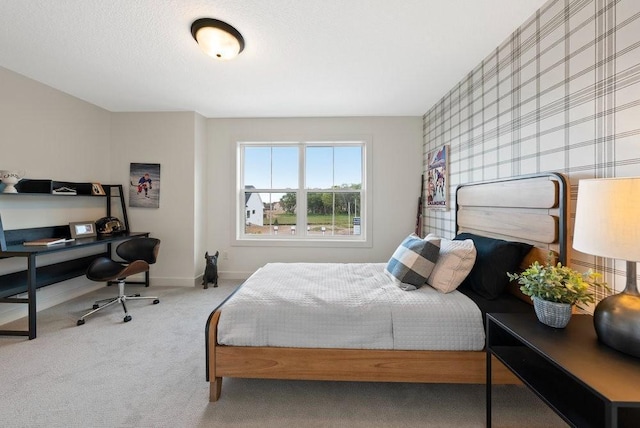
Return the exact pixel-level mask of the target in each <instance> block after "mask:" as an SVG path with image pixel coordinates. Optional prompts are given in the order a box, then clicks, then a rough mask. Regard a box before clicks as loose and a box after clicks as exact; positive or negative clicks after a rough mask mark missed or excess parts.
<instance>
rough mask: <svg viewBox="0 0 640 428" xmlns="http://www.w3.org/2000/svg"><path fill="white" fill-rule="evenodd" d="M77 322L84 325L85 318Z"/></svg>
mask: <svg viewBox="0 0 640 428" xmlns="http://www.w3.org/2000/svg"><path fill="white" fill-rule="evenodd" d="M76 324H77V325H83V324H84V320H78V322H77V323H76Z"/></svg>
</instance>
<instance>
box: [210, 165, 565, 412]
mask: <svg viewBox="0 0 640 428" xmlns="http://www.w3.org/2000/svg"><path fill="white" fill-rule="evenodd" d="M567 206H568V201H567V183H566V179H565V178H564V176H562V175H561V174H557V173H543V174H535V175H527V176H521V177H515V178H510V179H503V180H495V181H486V182H480V183H472V184H467V185H461V186H459V187H458V188H457V190H456V215H455V218H456V230H457V232H458V236H457V237H456V238H455V239H454V240H458V237H460V239H459V241H460V242H462V241H463V240H465V238H469V237H472V238H473V239H474V244H476V245H477V248H478V258H477V261H476V263H475V264H474V267H473V271H472V273H473V275H475V274H477V272H476V270H477V269H476V266H477V265H478V264H479V263H480V261H481V255H480V251H483V250H481V248H482V245H483V240H485V239H486V240H487V241H491V242H493V241H494V240H495V241H496V242H498V241H500V242H503V241H506V243H509V244H522V245H523V248H524V245H527V247H526V251H523V253H522V254H523V257H522V258H521V260H520V259H519V261H518V265H519V267H520V268H522V267H525V266H528V265H529V264H530V263H531V262H532V261H533V260H539V261H542V262H543V261H545V260H546V259H547V258H548V257H549V255H550V254H552V255H553V257H554V259H557V260H558V261H561V262H563V263H566V260H567V244H566V235H567V218H568V214H567V211H568V209H567ZM449 242H453V241H449ZM392 259H393V257H392ZM286 265H287V264H279V263H275V264H268V265H266V266H265V267H263V268H261V269H259V270H258V271H257V272H256V273H255V274H254V275H252V277H251V278H249V279H248V280H247V281H246V282H245V283H244V284H243V285H241V286H240V287H239V288H238V289H237V290H236V291H235V292H234V293H232V295H231V296H229V297H228V298H227V299H226V300H225V301H224V302H223V303H222V304H221V305H220V306H218V307H217V308H215V309H214V310H213V312H212V313H211V315H210V316H209V319H208V320H207V324H206V336H205V337H206V363H207V381H209V383H210V396H209V399H210V401H217V400H218V399H219V397H220V394H221V388H222V380H223V378H225V377H239V378H258V379H300V380H333V381H376V382H419V383H474V384H482V383H485V368H486V360H485V358H486V354H485V352H484V350H483V347H484V336H482V337H481V338H482V342H481V343H478V339H477V336H476V338H475V339H473V338H472V339H469V340H468V341H467V339H464V340H461V341H458V342H463V343H464V344H465V345H464V346H457V345H456V346H453V347H452V348H451V349H447V346H450V345H444V347H443V346H442V345H437V346H436V347H435V349H414V347H413V346H412V345H411V343H414V342H416V341H418V342H422V341H423V339H422V337H417V336H416V334H421V333H419V332H422V331H424V330H429V327H428V326H429V324H428V323H427V324H426V327H425V326H424V325H423V326H418V327H417V328H414V329H413V330H410V333H408V334H405V336H406V337H407V339H406V340H404V341H403V340H397V339H396V337H395V336H398V337H400V336H401V335H398V334H397V333H394V332H392V334H391V336H392V337H391V339H389V338H388V332H387V331H386V330H388V329H389V324H388V321H387V318H389V317H390V318H394V317H395V318H396V319H397V318H399V314H402V313H403V312H411V311H405V310H403V309H402V307H398V308H394V307H392V306H389V305H386V304H385V305H381V304H380V302H381V301H389V300H397V301H399V302H402V301H405V300H406V299H409V297H406V296H412V297H411V298H410V299H412V300H411V302H412V303H410V304H415V303H413V299H414V297H413V296H415V298H416V299H427V300H428V299H431V297H433V294H434V293H435V294H436V295H438V294H440V295H441V296H435V297H434V298H440V297H444V298H445V299H447V300H455V301H456V302H457V303H454V304H453V306H456V305H458V303H460V304H462V303H461V302H462V301H463V300H464V301H466V303H464V304H466V305H469V304H470V305H471V306H473V307H474V308H475V309H473V310H472V311H475V312H476V315H474V317H475V321H474V322H475V323H476V326H477V319H478V316H479V317H480V323H481V326H480V329H482V333H480V334H483V332H484V329H483V328H482V323H484V318H485V315H486V313H488V312H520V311H529V310H531V306H530V304H529V303H526V302H527V300H528V298H526V297H525V296H522V295H521V294H520V293H519V290H518V289H517V287H516V286H515V285H510V286H509V287H507V289H506V290H505V291H504V292H502V291H500V292H499V293H498V292H496V295H495V296H491V298H486V297H487V296H485V295H484V290H480V291H479V290H477V289H475V288H474V287H470V286H468V285H466V286H461V287H459V289H458V290H455V291H452V292H450V293H446V294H443V293H439V292H435V291H433V290H429V288H430V287H429V286H426V285H425V286H423V287H420V288H419V289H418V290H415V291H405V290H401V289H400V288H399V287H398V284H397V281H396V283H395V284H389V283H384V281H385V279H384V277H383V276H384V275H385V274H388V273H389V272H386V273H383V274H381V275H382V276H380V274H379V272H381V271H383V270H384V269H385V267H387V268H388V267H389V265H388V264H384V263H378V264H367V265H369V266H361V265H360V264H347V265H348V266H347V269H350V271H349V275H353V276H350V277H349V278H350V279H349V280H348V281H345V282H344V283H347V284H349V283H352V282H359V281H361V280H362V281H364V279H362V278H366V277H371V278H373V282H374V283H376V282H377V284H376V285H375V286H374V287H373V288H371V289H370V290H369V291H367V294H366V299H365V300H366V302H365V303H366V304H352V307H349V311H348V312H349V313H351V312H352V311H360V310H365V311H367V312H370V318H368V319H369V320H370V321H366V322H361V323H360V324H362V325H363V326H360V324H358V327H357V328H354V327H353V325H354V321H353V319H350V318H349V317H348V316H347V317H344V318H345V319H343V320H342V321H341V322H342V323H343V324H340V323H336V324H332V323H331V322H329V323H327V322H323V323H321V324H322V325H319V326H318V325H317V326H316V327H315V330H314V331H313V334H307V336H308V337H316V338H320V343H318V342H317V341H316V342H314V341H307V340H305V334H304V333H301V332H299V331H297V332H296V331H287V332H286V334H283V332H282V330H285V328H284V326H285V324H287V325H289V326H291V325H294V326H295V325H297V323H292V322H291V318H289V319H285V320H280V321H278V320H277V319H276V320H275V321H269V322H268V323H267V322H264V324H265V325H267V324H268V325H270V327H269V328H266V327H265V326H263V325H262V324H263V322H261V321H259V318H255V319H247V320H246V322H242V321H243V319H242V317H243V315H235V316H233V315H232V314H233V313H234V312H233V311H234V310H235V309H234V305H235V306H236V307H242V306H243V305H246V303H242V300H243V299H242V296H245V297H244V301H245V302H250V301H251V299H252V296H251V294H250V292H252V290H254V289H256V288H259V287H257V286H256V284H258V283H262V282H265V281H274V280H273V278H274V276H273V272H280V274H279V275H280V277H281V278H285V277H286V274H285V272H287V270H286V269H288V267H287V266H286ZM291 265H296V266H295V267H296V268H297V269H302V271H301V272H303V273H300V272H299V271H292V272H291V273H289V275H290V276H293V277H297V278H298V279H299V278H300V277H301V276H300V275H303V274H304V272H306V271H308V272H332V269H344V266H334V264H318V265H317V266H315V267H314V266H310V265H307V264H291ZM485 265H487V266H489V264H487V263H486V259H485ZM491 266H493V265H491ZM292 267H293V266H292ZM322 268H324V270H323V269H322ZM367 269H374V271H373V272H370V271H368V270H367ZM310 275H313V274H312V273H310ZM332 275H333V274H329V273H325V274H323V278H324V279H323V281H325V282H326V277H327V276H332ZM465 275H466V273H465ZM254 276H255V278H254ZM387 276H388V275H387ZM471 276H472V275H469V276H468V279H467V280H465V284H466V283H467V282H468V280H469V279H471ZM269 278H271V279H269ZM354 278H355V279H354ZM367 282H368V280H367ZM279 285H280V286H279ZM390 287H394V288H390ZM267 288H269V287H267ZM270 288H271V289H276V290H282V289H291V288H296V287H295V282H291V283H287V282H286V281H285V280H284V279H283V280H282V283H281V284H278V283H277V281H276V282H274V284H272V286H271V287H270ZM330 288H331V285H330V284H329V286H328V287H327V288H326V290H329V289H330ZM340 288H348V287H344V284H343V286H342V287H340ZM243 289H244V291H243ZM423 289H424V290H423ZM345 292H346V293H347V297H346V298H345V297H344V296H342V295H340V296H338V297H332V296H333V294H332V293H330V292H328V291H327V294H326V295H322V296H321V300H322V301H326V300H331V299H334V300H345V301H348V302H350V294H349V293H351V290H350V289H346V290H345ZM247 293H249V294H247ZM276 294H277V293H276ZM247 295H248V296H249V297H246V296H247ZM389 296H393V298H392V299H390V298H389ZM425 296H426V297H425ZM271 299H272V303H273V304H272V305H271V307H272V308H280V307H281V306H279V305H282V304H283V303H284V304H288V302H287V300H286V299H288V295H287V294H286V293H285V294H283V295H282V296H280V295H276V296H272V297H271ZM283 299H284V300H283ZM313 299H318V297H313V298H312V300H313ZM440 304H441V303H437V304H436V306H437V305H440ZM310 306H312V307H315V308H318V307H320V306H321V305H319V304H317V302H313V301H312V304H311V305H310ZM467 307H468V306H467ZM294 310H295V309H294ZM327 310H328V311H330V309H327ZM340 310H341V309H334V311H340ZM342 310H343V309H342ZM225 311H226V312H225ZM256 311H259V310H258V309H256V308H253V307H250V309H249V312H256ZM343 312H347V311H344V310H343ZM429 312H430V310H429ZM294 313H295V312H294ZM223 314H224V315H223ZM477 314H479V315H477ZM296 316H299V317H303V318H304V317H305V315H298V314H297V313H296ZM335 318H336V317H335V313H331V312H327V313H326V314H325V321H326V320H333V319H335ZM295 319H298V318H295ZM358 319H359V318H358ZM378 320H379V322H378ZM413 322H414V321H411V320H407V321H406V323H405V324H407V325H412V323H413ZM465 322H466V321H465ZM278 323H280V324H278ZM344 323H347V324H348V323H351V324H349V325H350V327H349V328H348V329H345V328H344V325H345V324H344ZM369 324H371V325H369ZM234 325H237V326H238V329H236V330H233V328H234ZM258 325H259V326H260V328H256V327H257V326H258ZM461 325H466V324H464V323H463V324H461ZM252 326H253V327H252ZM263 327H264V328H263ZM414 327H415V326H414ZM475 328H476V330H477V329H478V327H475ZM230 329H231V330H230ZM359 329H360V330H362V334H361V335H360V336H359V337H360V339H351V338H349V337H347V336H346V335H345V334H341V333H340V332H341V331H346V330H350V331H351V330H359ZM463 329H464V330H467V327H464V328H463ZM241 331H244V333H249V334H255V335H257V336H259V337H258V339H255V338H254V339H255V340H262V342H260V341H258V342H254V341H253V340H254V339H251V341H246V339H243V338H242V337H241V335H240V332H241ZM398 331H399V330H398ZM363 335H364V337H366V338H367V340H366V343H362V342H363V340H362V337H363ZM447 335H448V334H447ZM373 337H376V338H378V339H380V340H377V341H373V340H372V341H371V343H369V339H370V338H373ZM276 339H277V340H276ZM243 340H244V342H243ZM390 340H391V342H390ZM467 342H469V343H471V345H468V344H467ZM255 343H258V345H255ZM494 367H495V369H494V370H493V379H492V382H493V383H497V384H507V383H518V380H517V379H516V378H515V377H514V376H513V375H512V374H510V372H509V371H508V370H507V369H506V368H504V367H503V366H501V364H500V363H498V362H495V366H494Z"/></svg>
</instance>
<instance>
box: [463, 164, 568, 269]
mask: <svg viewBox="0 0 640 428" xmlns="http://www.w3.org/2000/svg"><path fill="white" fill-rule="evenodd" d="M567 189H568V186H567V180H566V178H565V177H564V176H563V175H562V174H559V173H541V174H531V175H524V176H519V177H513V178H508V179H501V180H493V181H484V182H480V183H471V184H463V185H460V186H458V188H457V190H456V231H457V233H462V232H469V233H474V234H477V235H482V236H489V237H492V238H499V239H504V240H507V241H519V242H527V243H529V244H532V245H534V248H533V249H532V250H531V252H530V253H529V255H528V256H527V257H526V258H525V259H524V260H523V263H522V265H523V267H524V266H528V265H529V264H531V262H532V261H533V260H541V261H544V260H546V258H547V255H548V253H549V251H550V250H551V251H553V252H554V253H555V254H557V260H558V261H560V262H561V263H563V264H566V262H567V259H568V254H567V253H568V247H567V219H568V217H569V216H568V206H569V204H568V194H567Z"/></svg>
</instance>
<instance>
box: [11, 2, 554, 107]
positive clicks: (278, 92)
mask: <svg viewBox="0 0 640 428" xmlns="http://www.w3.org/2000/svg"><path fill="white" fill-rule="evenodd" d="M543 4H544V0H397V1H392V0H2V1H0V67H4V68H7V69H9V70H13V71H15V72H17V73H20V74H23V75H25V76H27V77H30V78H32V79H35V80H37V81H39V82H42V83H44V84H46V85H49V86H52V87H54V88H56V89H59V90H61V91H63V92H66V93H68V94H71V95H73V96H75V97H77V98H80V99H83V100H86V101H88V102H90V103H93V104H95V105H98V106H100V107H103V108H105V109H107V110H109V111H113V112H122V111H196V112H198V113H200V114H202V115H204V116H205V117H309V116H398V115H410V116H420V115H422V114H424V113H425V112H426V111H427V110H428V109H429V108H430V107H431V106H432V105H433V104H434V103H435V102H436V101H438V100H439V99H440V98H441V97H442V96H443V95H444V94H445V93H446V92H447V91H448V90H449V88H451V87H452V86H453V85H455V84H456V83H457V82H458V81H460V80H461V79H462V78H463V77H464V76H465V75H466V74H467V73H468V72H469V71H470V70H471V69H472V68H473V67H475V66H476V65H477V64H478V63H479V62H480V61H481V60H482V59H483V58H484V57H486V56H487V55H488V54H489V53H490V52H491V51H492V50H493V49H495V48H496V46H497V45H498V44H500V43H501V42H502V41H503V40H505V39H506V38H507V37H508V36H509V35H510V34H511V33H512V32H513V31H514V30H515V29H516V28H517V27H518V26H519V25H520V24H522V23H523V22H524V21H525V20H526V19H527V18H529V17H530V16H531V15H532V14H533V13H534V12H535V11H536V10H537V9H538V8H539V7H541V6H542V5H543ZM201 17H212V18H216V19H221V20H223V21H226V22H228V23H230V24H231V25H233V26H234V27H236V28H237V29H238V30H239V31H240V32H241V33H242V35H243V36H244V38H245V41H246V47H245V50H244V51H243V52H242V53H241V54H240V56H239V57H238V58H236V59H235V60H233V61H227V62H222V61H217V60H214V59H212V58H210V57H208V56H206V55H205V54H204V53H203V52H202V51H201V50H200V49H199V48H198V46H197V44H196V43H195V41H194V40H193V38H192V37H191V33H190V26H191V23H192V22H193V21H194V20H195V19H197V18H201Z"/></svg>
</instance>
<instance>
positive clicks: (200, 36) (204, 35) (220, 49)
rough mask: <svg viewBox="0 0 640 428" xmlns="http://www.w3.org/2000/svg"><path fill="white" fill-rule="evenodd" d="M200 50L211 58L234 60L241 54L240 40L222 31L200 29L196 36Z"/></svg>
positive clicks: (206, 28) (218, 29)
mask: <svg viewBox="0 0 640 428" xmlns="http://www.w3.org/2000/svg"><path fill="white" fill-rule="evenodd" d="M195 38H196V40H197V41H198V44H199V45H200V48H201V49H202V50H203V51H204V52H205V53H206V54H207V55H209V56H212V57H214V58H219V59H232V58H235V57H236V56H238V54H239V53H240V42H239V41H238V39H237V38H236V37H235V36H234V35H232V34H230V33H228V32H226V31H224V30H222V29H220V28H214V27H203V28H200V29H199V30H198V31H197V32H196V35H195Z"/></svg>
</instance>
